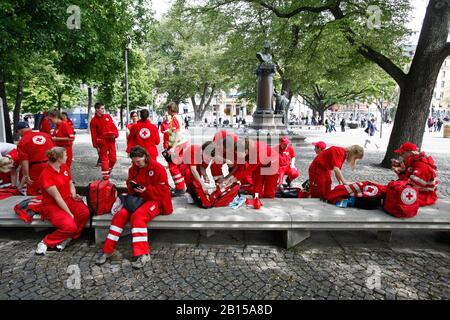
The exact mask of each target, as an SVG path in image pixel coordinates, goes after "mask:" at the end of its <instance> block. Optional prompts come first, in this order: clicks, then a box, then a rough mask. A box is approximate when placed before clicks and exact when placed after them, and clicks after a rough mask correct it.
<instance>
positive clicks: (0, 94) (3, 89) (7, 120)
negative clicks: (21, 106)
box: [0, 74, 13, 143]
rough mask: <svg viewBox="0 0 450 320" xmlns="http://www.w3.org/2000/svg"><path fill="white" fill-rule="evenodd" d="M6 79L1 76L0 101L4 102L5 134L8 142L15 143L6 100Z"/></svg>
mask: <svg viewBox="0 0 450 320" xmlns="http://www.w3.org/2000/svg"><path fill="white" fill-rule="evenodd" d="M5 84H6V83H5V79H4V78H3V76H2V75H1V74H0V99H2V100H3V117H4V118H5V127H6V128H5V133H6V142H9V143H13V136H12V131H11V119H10V118H9V109H8V104H7V100H6V86H5Z"/></svg>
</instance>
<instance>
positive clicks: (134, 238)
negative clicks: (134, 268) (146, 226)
mask: <svg viewBox="0 0 450 320" xmlns="http://www.w3.org/2000/svg"><path fill="white" fill-rule="evenodd" d="M135 242H148V238H147V237H133V243H135Z"/></svg>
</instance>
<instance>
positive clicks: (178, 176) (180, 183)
mask: <svg viewBox="0 0 450 320" xmlns="http://www.w3.org/2000/svg"><path fill="white" fill-rule="evenodd" d="M167 113H168V114H169V116H170V126H169V131H168V133H169V140H168V148H167V149H166V150H165V151H164V153H165V154H166V156H165V158H166V159H167V158H168V157H170V158H171V161H168V166H169V172H170V174H171V176H172V179H173V182H174V184H175V190H173V192H172V196H174V197H177V196H181V195H184V193H185V183H184V178H183V175H182V173H181V168H180V165H181V162H182V158H183V152H184V149H185V148H186V147H187V144H188V139H187V136H186V134H187V132H186V130H185V129H184V127H183V119H182V118H181V116H179V115H178V105H177V104H176V103H174V102H170V103H169V104H168V105H167Z"/></svg>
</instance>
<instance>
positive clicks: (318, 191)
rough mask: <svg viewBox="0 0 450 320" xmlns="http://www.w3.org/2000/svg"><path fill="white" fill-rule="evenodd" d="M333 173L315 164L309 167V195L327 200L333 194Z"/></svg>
mask: <svg viewBox="0 0 450 320" xmlns="http://www.w3.org/2000/svg"><path fill="white" fill-rule="evenodd" d="M331 183H332V181H331V171H328V170H325V169H323V168H321V167H319V166H317V165H315V164H314V163H313V164H311V165H310V167H309V193H310V194H311V198H321V199H325V198H326V196H327V195H328V194H329V193H330V192H331Z"/></svg>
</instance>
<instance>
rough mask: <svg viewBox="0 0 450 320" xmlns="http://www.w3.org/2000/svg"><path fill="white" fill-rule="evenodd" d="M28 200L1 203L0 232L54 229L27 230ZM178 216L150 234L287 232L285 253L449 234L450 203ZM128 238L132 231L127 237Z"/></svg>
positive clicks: (99, 229) (100, 226)
mask: <svg viewBox="0 0 450 320" xmlns="http://www.w3.org/2000/svg"><path fill="white" fill-rule="evenodd" d="M24 198H25V197H11V198H8V199H5V200H2V201H0V227H35V228H41V227H50V226H51V225H50V224H49V223H48V222H47V221H41V220H40V218H39V216H35V217H34V220H33V222H32V224H26V223H25V222H23V221H22V220H20V219H19V218H18V217H17V216H16V214H15V213H14V212H13V210H12V208H13V207H14V205H15V204H16V203H18V202H20V201H21V200H23V199H24ZM173 205H174V212H173V213H172V214H171V215H168V216H158V217H156V218H155V219H154V220H153V221H151V222H150V223H149V226H148V227H149V229H178V230H200V231H204V232H206V235H207V236H209V235H211V234H212V233H213V232H214V231H218V230H264V231H284V235H285V236H284V241H285V246H286V248H291V247H293V246H295V245H297V244H299V243H300V242H302V241H303V240H305V239H307V238H308V237H309V236H310V232H311V231H314V230H376V231H378V236H379V238H380V239H381V240H385V241H389V240H390V237H391V234H392V231H393V230H401V229H414V230H450V201H449V200H440V201H439V202H438V203H437V204H436V205H434V206H431V207H423V208H421V209H420V211H419V214H418V215H417V216H416V217H414V218H410V219H398V218H395V217H392V216H390V215H388V214H387V213H385V212H383V211H382V210H359V209H354V208H346V209H343V208H338V207H336V206H333V205H331V204H327V203H324V202H321V201H319V200H318V199H273V200H266V199H264V200H263V207H262V208H261V210H254V209H251V208H246V207H245V206H244V207H241V208H240V209H237V210H233V209H230V208H227V207H225V208H213V209H200V208H197V207H196V206H194V205H189V204H187V203H186V200H185V199H184V198H174V199H173ZM111 219H112V215H109V214H107V215H102V216H96V217H94V219H93V224H92V226H93V228H95V241H96V242H102V241H104V239H105V238H106V236H107V234H108V230H109V227H110V224H111ZM128 232H129V231H128Z"/></svg>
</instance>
